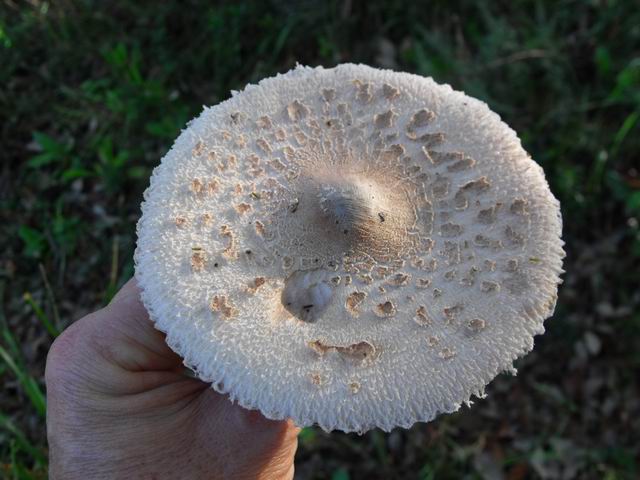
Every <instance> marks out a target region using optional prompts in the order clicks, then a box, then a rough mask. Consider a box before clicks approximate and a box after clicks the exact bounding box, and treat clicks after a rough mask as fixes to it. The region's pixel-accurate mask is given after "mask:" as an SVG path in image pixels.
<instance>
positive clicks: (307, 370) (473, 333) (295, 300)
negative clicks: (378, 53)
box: [135, 65, 564, 432]
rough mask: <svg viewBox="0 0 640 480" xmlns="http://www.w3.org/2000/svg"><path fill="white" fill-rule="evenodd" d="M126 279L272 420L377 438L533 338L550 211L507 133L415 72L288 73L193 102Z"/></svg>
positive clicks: (545, 304)
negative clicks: (211, 100) (203, 103)
mask: <svg viewBox="0 0 640 480" xmlns="http://www.w3.org/2000/svg"><path fill="white" fill-rule="evenodd" d="M142 212H143V214H142V218H141V219H140V222H139V224H138V246H137V250H136V254H135V260H136V277H137V278H138V281H139V284H140V286H141V288H142V291H143V292H142V299H143V302H144V304H145V306H146V307H147V309H148V310H149V312H150V315H151V318H152V319H153V321H154V322H155V323H156V326H157V328H159V329H160V330H162V331H164V332H166V333H167V342H168V344H169V345H170V346H171V347H172V348H173V349H174V350H175V351H176V352H178V353H179V354H180V355H181V356H183V357H184V360H185V363H186V364H187V365H189V366H190V367H192V368H193V369H194V370H195V371H196V372H197V374H198V375H199V376H200V377H201V378H202V379H203V380H205V381H209V382H213V387H214V388H215V389H216V390H217V391H219V392H225V393H228V394H229V395H230V397H231V398H232V399H233V400H235V401H237V402H238V403H239V404H240V405H242V406H244V407H247V408H257V409H259V410H260V411H261V412H262V413H263V414H264V415H265V416H267V417H268V418H272V419H283V418H289V417H290V418H292V419H293V420H294V421H295V423H296V424H298V425H300V426H306V425H311V424H318V425H320V426H321V427H322V428H323V429H325V430H332V429H339V430H343V431H358V432H363V431H366V430H368V429H371V428H374V427H379V428H382V429H383V430H390V429H392V428H394V427H396V426H402V427H409V426H411V425H412V424H413V423H414V422H416V421H429V420H431V419H433V418H434V417H435V416H436V415H437V414H438V413H442V412H452V411H455V410H457V409H458V408H459V406H460V405H461V404H462V403H463V402H467V403H469V402H470V397H471V396H472V395H477V396H482V395H483V389H484V387H485V385H486V384H487V383H488V382H490V381H491V380H492V379H493V378H494V377H495V376H496V375H497V374H498V373H500V372H501V371H504V370H512V371H513V366H512V364H513V361H514V359H516V358H517V357H519V356H521V355H522V354H524V353H526V352H528V351H530V350H531V349H532V348H533V336H534V335H538V334H541V333H543V332H544V327H543V321H544V319H545V318H547V317H548V316H550V315H551V314H552V312H553V310H554V306H555V302H556V293H557V286H558V283H559V282H560V279H559V274H560V273H561V272H562V270H561V266H562V258H563V256H564V253H563V250H562V245H563V242H562V240H561V239H560V235H561V227H562V225H561V223H562V222H561V217H560V210H559V203H558V201H557V200H556V199H555V198H554V197H553V195H552V194H551V192H550V191H549V187H548V185H547V182H546V180H545V177H544V173H543V171H542V169H541V168H540V167H539V166H538V165H537V164H536V163H535V162H533V161H532V160H531V158H530V156H529V155H528V154H527V153H526V152H525V151H524V150H523V148H522V146H521V144H520V140H519V139H518V137H517V136H516V134H515V132H514V131H513V130H511V129H510V128H509V127H508V126H507V125H506V124H504V123H503V122H502V121H501V120H500V118H499V116H498V115H497V114H495V113H493V112H492V111H490V110H489V108H488V107H487V105H486V104H485V103H483V102H480V101H478V100H476V99H474V98H470V97H468V96H466V95H464V94H463V93H461V92H456V91H454V90H452V89H451V87H449V86H448V85H438V84H437V83H435V82H434V81H433V80H432V79H431V78H424V77H420V76H416V75H410V74H407V73H397V72H392V71H388V70H378V69H374V68H370V67H367V66H364V65H340V66H338V67H336V68H332V69H324V68H322V67H318V68H309V67H301V66H300V67H297V68H295V69H294V70H292V71H290V72H288V73H286V74H284V75H278V76H276V77H273V78H268V79H265V80H263V81H261V82H260V83H259V84H258V85H250V86H247V88H246V89H245V90H243V91H242V92H239V93H238V92H234V95H233V97H232V98H230V99H229V100H227V101H225V102H223V103H221V104H219V105H216V106H214V107H212V108H206V109H205V110H204V112H203V113H202V114H201V115H200V116H199V117H198V118H197V119H195V120H193V121H192V122H191V123H190V124H189V126H188V128H187V129H186V130H185V131H183V132H182V134H181V135H180V137H179V138H178V139H177V140H176V142H175V144H174V146H173V148H172V149H171V151H170V152H169V153H168V154H167V155H166V156H165V157H164V159H163V160H162V164H161V165H160V166H159V167H158V168H156V169H155V171H154V173H153V176H152V178H151V185H150V187H149V189H148V190H147V191H146V192H145V201H144V203H143V205H142Z"/></svg>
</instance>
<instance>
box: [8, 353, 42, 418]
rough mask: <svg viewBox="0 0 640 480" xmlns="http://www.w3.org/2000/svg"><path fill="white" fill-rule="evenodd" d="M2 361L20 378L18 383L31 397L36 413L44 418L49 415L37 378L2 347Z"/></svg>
mask: <svg viewBox="0 0 640 480" xmlns="http://www.w3.org/2000/svg"><path fill="white" fill-rule="evenodd" d="M0 359H2V361H4V363H6V364H7V366H8V367H9V369H10V370H11V371H12V372H13V373H14V375H15V376H16V377H17V378H18V381H19V382H20V384H21V385H22V388H24V391H25V393H26V394H27V396H28V397H29V400H31V403H32V405H33V406H34V408H35V409H36V412H38V415H40V416H41V417H44V416H45V415H46V413H47V401H46V399H45V396H44V394H43V393H42V390H41V389H40V386H39V385H38V382H37V381H36V380H35V378H33V377H32V376H31V375H29V374H28V373H27V371H26V370H25V369H24V366H23V365H21V364H18V362H16V361H15V360H14V359H13V357H11V355H10V354H9V352H7V350H5V348H4V347H3V346H1V345H0Z"/></svg>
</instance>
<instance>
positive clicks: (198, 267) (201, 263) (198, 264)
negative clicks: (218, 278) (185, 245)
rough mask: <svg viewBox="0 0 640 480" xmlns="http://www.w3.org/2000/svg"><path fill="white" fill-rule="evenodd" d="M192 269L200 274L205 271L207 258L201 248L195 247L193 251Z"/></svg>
mask: <svg viewBox="0 0 640 480" xmlns="http://www.w3.org/2000/svg"><path fill="white" fill-rule="evenodd" d="M191 250H192V251H193V252H192V253H191V269H192V270H193V271H194V272H200V271H202V270H203V269H204V267H205V265H206V263H207V256H206V254H205V253H204V251H203V250H202V248H201V247H193V248H192V249H191Z"/></svg>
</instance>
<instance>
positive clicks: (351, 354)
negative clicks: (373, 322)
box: [308, 340, 379, 363]
mask: <svg viewBox="0 0 640 480" xmlns="http://www.w3.org/2000/svg"><path fill="white" fill-rule="evenodd" d="M308 345H309V348H310V349H311V350H313V351H314V352H315V353H317V354H318V355H320V356H321V357H322V356H324V355H326V354H327V353H328V352H331V351H335V352H337V353H339V354H340V356H342V357H343V358H345V359H348V360H352V361H354V362H357V363H361V362H365V361H369V362H370V361H373V360H374V359H375V357H376V356H377V354H378V353H379V352H378V351H377V350H376V348H375V347H374V346H373V345H372V344H371V343H370V342H367V341H362V342H358V343H354V344H351V345H346V346H340V345H327V344H325V343H324V342H322V341H320V340H314V341H312V342H309V343H308Z"/></svg>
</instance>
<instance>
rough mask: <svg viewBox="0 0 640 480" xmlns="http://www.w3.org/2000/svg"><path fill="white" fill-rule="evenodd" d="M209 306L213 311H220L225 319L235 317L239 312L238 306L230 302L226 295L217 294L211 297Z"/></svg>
mask: <svg viewBox="0 0 640 480" xmlns="http://www.w3.org/2000/svg"><path fill="white" fill-rule="evenodd" d="M209 306H210V308H211V310H212V311H213V312H218V313H220V314H221V315H222V317H224V319H225V320H229V319H231V318H233V317H234V316H235V315H236V313H237V310H236V308H235V307H234V306H233V305H232V304H231V303H230V302H229V300H228V299H227V297H226V296H225V295H215V296H214V297H213V298H212V299H211V303H210V304H209Z"/></svg>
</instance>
